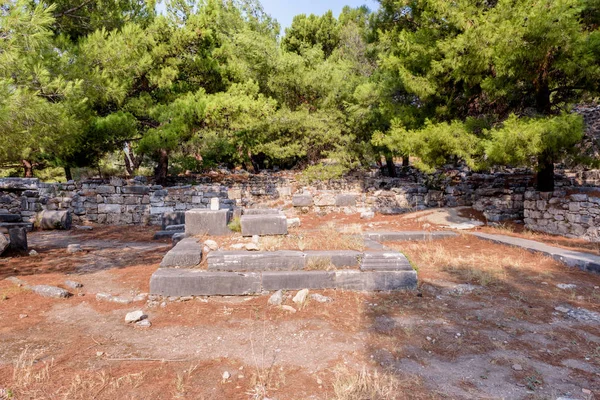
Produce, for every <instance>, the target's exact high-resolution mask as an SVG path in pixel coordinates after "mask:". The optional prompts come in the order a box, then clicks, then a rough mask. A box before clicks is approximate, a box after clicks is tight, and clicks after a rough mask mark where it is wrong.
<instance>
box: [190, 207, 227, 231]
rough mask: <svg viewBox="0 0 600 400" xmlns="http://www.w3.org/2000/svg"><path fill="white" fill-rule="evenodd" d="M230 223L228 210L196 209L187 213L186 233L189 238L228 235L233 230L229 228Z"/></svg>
mask: <svg viewBox="0 0 600 400" xmlns="http://www.w3.org/2000/svg"><path fill="white" fill-rule="evenodd" d="M228 223H229V211H228V210H217V211H213V210H206V209H201V208H195V209H192V210H188V211H186V212H185V233H186V234H188V235H189V236H195V235H205V234H208V235H213V236H221V235H228V234H230V233H231V230H230V229H229V228H228V227H227V224H228Z"/></svg>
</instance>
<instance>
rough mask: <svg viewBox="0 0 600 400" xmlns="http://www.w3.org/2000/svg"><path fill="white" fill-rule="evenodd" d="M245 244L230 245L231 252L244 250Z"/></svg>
mask: <svg viewBox="0 0 600 400" xmlns="http://www.w3.org/2000/svg"><path fill="white" fill-rule="evenodd" d="M246 245H247V244H246V243H235V244H232V245H231V248H232V249H233V250H243V249H244V248H246Z"/></svg>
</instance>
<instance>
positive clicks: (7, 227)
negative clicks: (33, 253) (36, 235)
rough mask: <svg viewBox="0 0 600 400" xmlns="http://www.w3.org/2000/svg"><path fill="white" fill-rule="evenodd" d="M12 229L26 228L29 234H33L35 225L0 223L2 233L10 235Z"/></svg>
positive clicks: (28, 223)
mask: <svg viewBox="0 0 600 400" xmlns="http://www.w3.org/2000/svg"><path fill="white" fill-rule="evenodd" d="M11 228H25V230H27V232H31V231H32V230H33V224H32V223H31V222H0V232H2V233H8V231H9V230H10V229H11Z"/></svg>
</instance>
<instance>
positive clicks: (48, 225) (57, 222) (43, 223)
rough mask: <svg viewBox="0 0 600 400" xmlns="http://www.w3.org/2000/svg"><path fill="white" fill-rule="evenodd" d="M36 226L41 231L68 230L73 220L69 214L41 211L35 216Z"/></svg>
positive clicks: (64, 211)
mask: <svg viewBox="0 0 600 400" xmlns="http://www.w3.org/2000/svg"><path fill="white" fill-rule="evenodd" d="M35 220H36V226H37V227H38V228H40V229H42V230H53V229H59V230H69V229H71V224H72V222H73V219H72V217H71V212H70V211H68V210H63V211H47V210H46V211H41V212H39V213H38V214H37V215H36V218H35Z"/></svg>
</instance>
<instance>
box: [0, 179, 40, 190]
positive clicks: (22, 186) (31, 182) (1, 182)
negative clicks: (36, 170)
mask: <svg viewBox="0 0 600 400" xmlns="http://www.w3.org/2000/svg"><path fill="white" fill-rule="evenodd" d="M39 184H40V180H39V179H37V178H0V190H6V191H14V190H37V189H38V186H39Z"/></svg>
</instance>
